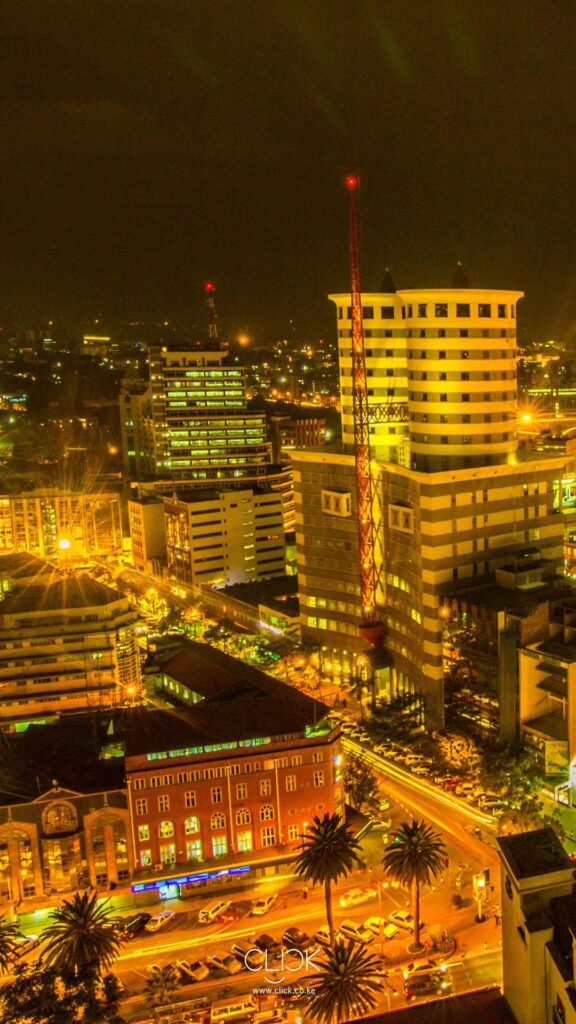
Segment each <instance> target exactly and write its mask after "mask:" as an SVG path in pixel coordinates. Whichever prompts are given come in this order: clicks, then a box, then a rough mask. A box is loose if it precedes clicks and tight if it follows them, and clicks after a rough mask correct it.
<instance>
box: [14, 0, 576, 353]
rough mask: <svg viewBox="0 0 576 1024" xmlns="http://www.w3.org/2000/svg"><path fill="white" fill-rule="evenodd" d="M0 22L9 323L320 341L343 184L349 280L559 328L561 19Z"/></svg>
mask: <svg viewBox="0 0 576 1024" xmlns="http://www.w3.org/2000/svg"><path fill="white" fill-rule="evenodd" d="M158 11H159V5H158V4H157V3H156V2H146V0H145V2H140V3H138V4H131V3H125V4H122V5H104V6H103V5H101V4H96V3H93V2H90V0H89V2H86V3H83V4H82V5H81V6H80V5H79V4H77V3H67V4H64V5H63V4H55V3H52V2H50V0H48V2H46V3H44V4H43V5H42V6H37V7H23V6H22V5H21V4H18V3H12V2H10V0H9V2H8V3H7V4H5V5H4V7H3V11H2V13H1V14H0V18H1V21H2V30H3V35H4V39H5V44H6V45H5V58H4V62H3V69H2V71H1V72H0V75H1V76H2V80H3V82H2V87H3V95H4V104H3V119H2V127H1V129H0V131H1V135H0V138H1V141H2V149H3V152H4V154H5V160H4V162H3V166H2V167H0V187H2V192H3V195H4V198H5V206H4V246H3V260H2V262H1V263H0V274H1V276H2V280H3V302H2V303H1V304H0V315H1V316H2V317H3V318H5V317H14V318H18V317H23V316H28V317H30V318H34V317H40V316H45V315H47V314H48V313H52V314H53V315H54V316H57V315H59V314H66V315H72V316H79V315H87V314H88V313H89V312H90V313H93V314H94V315H95V316H96V315H97V314H98V313H102V314H103V315H104V316H105V317H117V318H127V319H130V318H132V317H136V318H147V317H148V318H158V319H161V318H163V317H165V316H170V317H175V318H177V319H181V320H182V319H184V320H186V319H190V320H193V319H194V320H195V319H197V315H198V307H199V298H200V295H201V287H202V281H204V280H206V279H207V278H214V279H215V280H216V283H217V288H218V307H219V313H220V317H221V320H222V321H223V322H224V323H225V324H226V325H228V327H229V331H230V333H234V332H235V331H238V330H246V331H248V332H249V333H251V334H252V336H254V337H255V338H256V339H257V340H259V341H264V340H269V339H272V338H274V337H279V336H286V335H287V334H288V332H289V330H290V322H291V321H292V322H293V325H294V332H295V336H296V337H298V338H307V339H310V338H313V337H315V336H317V337H319V336H332V334H333V331H334V326H333V319H332V314H331V309H330V303H329V302H328V300H327V298H326V296H327V295H328V293H329V292H333V291H340V290H343V289H345V288H346V286H347V277H348V271H347V240H346V195H345V189H344V186H343V179H344V176H345V174H346V173H347V172H348V171H349V170H350V168H351V166H353V167H357V168H359V170H360V173H361V175H362V180H363V189H362V197H361V214H362V225H361V227H362V232H361V242H362V285H363V288H364V289H365V290H377V289H378V287H379V284H380V280H381V277H382V274H383V271H384V268H385V266H386V265H389V266H390V267H391V269H392V272H393V276H394V279H395V282H396V284H397V286H398V287H402V288H408V287H411V286H413V285H414V283H415V282H418V284H420V285H421V286H423V287H441V286H443V285H444V286H446V285H449V284H450V279H451V275H452V271H453V267H454V265H455V263H456V261H457V260H458V259H460V260H461V261H462V262H463V264H464V265H465V267H466V270H467V274H468V277H469V280H470V283H471V285H472V286H475V287H487V288H490V287H495V286H496V285H499V286H501V287H505V288H521V289H523V290H524V291H525V293H526V299H525V300H524V301H523V303H522V304H521V307H520V321H519V328H520V339H519V340H520V341H521V342H522V341H524V340H526V339H531V338H534V339H536V340H544V338H545V337H547V336H554V335H557V336H558V337H559V338H560V339H561V340H567V339H569V338H570V337H571V336H572V333H573V325H574V323H575V322H576V311H575V310H574V303H573V300H572V298H571V293H572V290H573V281H574V275H575V273H576V268H575V267H574V263H573V261H571V258H570V253H571V252H572V251H573V250H574V241H575V239H574V228H573V217H572V214H571V208H570V205H571V204H570V198H569V197H570V196H571V195H572V193H573V191H574V187H573V186H574V167H575V166H576V161H575V160H574V155H575V154H574V152H573V150H574V142H573V140H572V133H571V124H570V108H569V105H568V103H567V102H566V95H567V90H568V86H569V82H570V77H569V76H570V74H571V59H572V58H571V48H570V40H571V38H572V37H573V35H574V31H575V29H576V18H575V15H574V11H573V9H572V7H571V6H569V5H568V4H567V3H563V2H560V3H557V4H556V5H554V8H553V9H552V10H550V9H546V10H545V9H543V8H542V7H541V5H537V4H536V3H535V2H534V0H528V2H526V3H524V4H523V5H522V19H521V20H520V19H518V17H517V8H516V5H514V4H509V5H504V6H500V7H499V8H498V10H496V9H494V10H491V9H486V8H484V9H481V10H479V9H475V8H474V5H473V4H472V3H470V2H469V0H461V2H460V3H459V4H456V5H454V4H453V3H448V2H443V3H441V4H439V5H438V7H435V8H434V10H433V11H432V9H428V8H427V7H426V5H420V6H416V8H415V9H414V8H413V9H410V10H408V9H406V8H405V6H404V5H402V4H400V3H397V2H394V3H392V4H387V5H386V6H384V5H381V4H379V3H375V2H371V3H367V4H364V5H362V6H361V8H360V9H358V8H357V7H356V6H355V5H351V4H348V3H346V2H344V0H336V2H335V3H333V4H332V5H330V8H329V9H328V8H326V9H322V8H319V7H316V6H315V5H310V4H306V3H304V2H297V3H294V4H291V5H290V9H289V10H282V9H280V8H277V9H276V8H274V7H273V8H272V9H270V7H269V5H263V4H262V3H260V2H259V0H256V2H253V3H251V4H250V5H245V4H240V3H224V2H221V3H217V4H210V6H209V7H208V5H207V4H205V3H203V2H200V3H196V4H194V5H189V4H173V5H171V6H170V8H169V9H168V8H166V7H165V6H163V7H162V17H161V18H160V17H159V16H158Z"/></svg>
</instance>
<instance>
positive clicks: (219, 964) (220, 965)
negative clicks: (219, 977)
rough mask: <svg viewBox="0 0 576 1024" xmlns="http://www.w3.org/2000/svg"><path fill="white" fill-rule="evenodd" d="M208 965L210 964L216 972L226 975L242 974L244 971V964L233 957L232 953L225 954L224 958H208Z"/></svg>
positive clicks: (215, 956) (214, 956)
mask: <svg viewBox="0 0 576 1024" xmlns="http://www.w3.org/2000/svg"><path fill="white" fill-rule="evenodd" d="M206 963H208V964H210V967H211V968H212V970H214V971H218V972H219V973H221V972H223V973H224V974H240V971H243V970H244V964H243V963H242V962H241V961H240V960H239V959H238V957H236V956H233V955H232V953H228V954H225V955H224V956H217V955H215V954H214V955H212V956H209V957H206Z"/></svg>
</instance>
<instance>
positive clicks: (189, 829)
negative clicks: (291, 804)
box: [136, 773, 322, 842]
mask: <svg viewBox="0 0 576 1024" xmlns="http://www.w3.org/2000/svg"><path fill="white" fill-rule="evenodd" d="M316 774H318V773H316ZM319 774H322V773H319ZM138 804H146V801H145V800H142V801H137V805H136V813H137V814H138V815H143V814H146V813H147V809H146V807H139V806H138ZM258 816H259V818H260V821H272V819H273V818H274V817H275V811H274V807H273V806H272V804H262V807H261V808H260V810H259V812H258ZM234 818H235V822H236V824H237V825H249V824H250V822H251V820H252V812H251V811H250V810H249V809H248V808H247V807H239V808H238V809H237V810H236V811H235V812H234ZM225 827H226V815H225V814H224V813H223V812H222V811H215V812H214V814H212V815H211V817H210V828H213V829H214V828H225ZM199 831H200V818H198V817H197V816H196V815H191V816H190V817H189V818H185V819H184V832H185V834H186V835H193V833H194V832H199ZM158 835H159V836H173V835H174V822H173V821H169V820H165V821H161V822H160V823H159V825H158ZM149 837H150V825H148V824H145V825H138V838H139V840H140V842H144V841H145V840H146V839H148V838H149Z"/></svg>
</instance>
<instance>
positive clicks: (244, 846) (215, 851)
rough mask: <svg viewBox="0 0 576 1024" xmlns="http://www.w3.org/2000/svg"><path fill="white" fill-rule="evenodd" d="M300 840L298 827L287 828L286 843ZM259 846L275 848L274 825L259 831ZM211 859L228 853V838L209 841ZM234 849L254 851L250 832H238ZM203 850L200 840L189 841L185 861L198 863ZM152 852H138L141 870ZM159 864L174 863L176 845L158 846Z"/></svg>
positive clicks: (149, 862)
mask: <svg viewBox="0 0 576 1024" xmlns="http://www.w3.org/2000/svg"><path fill="white" fill-rule="evenodd" d="M299 838H300V831H299V827H298V825H289V826H288V842H289V843H295V842H297V841H298V840H299ZM260 845H261V846H262V847H264V848H266V847H270V846H276V828H275V826H274V825H265V826H264V827H263V828H261V829H260ZM211 847H212V857H224V856H226V854H227V853H228V837H227V836H225V835H220V836H213V838H212V841H211ZM235 849H236V851H238V852H239V853H247V852H248V853H249V852H250V851H251V850H253V849H254V839H253V834H252V832H251V831H249V830H248V831H246V832H238V833H237V835H236V841H235ZM203 856H204V850H203V846H202V840H201V839H191V840H189V841H188V842H187V843H186V860H187V861H200V860H202V859H203ZM152 863H153V861H152V850H151V849H143V850H140V866H141V867H142V868H148V867H152ZM160 863H161V865H163V866H165V865H169V864H175V863H176V844H175V843H162V844H161V845H160Z"/></svg>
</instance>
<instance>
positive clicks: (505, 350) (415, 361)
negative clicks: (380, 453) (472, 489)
mask: <svg viewBox="0 0 576 1024" xmlns="http://www.w3.org/2000/svg"><path fill="white" fill-rule="evenodd" d="M398 296H399V297H400V298H401V299H402V301H403V304H404V322H405V327H406V334H407V339H406V345H407V365H408V407H409V417H410V451H411V466H412V469H416V470H421V471H423V472H438V471H442V470H449V469H462V468H466V467H470V466H490V465H497V464H499V463H500V464H502V463H505V462H512V461H514V460H515V453H516V446H517V443H516V398H517V387H516V303H517V302H518V299H520V298H522V296H523V292H516V291H514V292H513V291H495V290H491V289H484V288H482V289H480V288H443V289H410V290H409V291H399V292H398Z"/></svg>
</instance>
